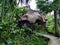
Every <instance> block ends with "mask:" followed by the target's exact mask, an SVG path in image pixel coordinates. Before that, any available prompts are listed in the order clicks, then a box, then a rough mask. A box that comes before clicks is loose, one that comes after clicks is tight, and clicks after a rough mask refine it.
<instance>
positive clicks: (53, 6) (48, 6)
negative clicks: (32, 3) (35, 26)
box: [37, 0, 60, 36]
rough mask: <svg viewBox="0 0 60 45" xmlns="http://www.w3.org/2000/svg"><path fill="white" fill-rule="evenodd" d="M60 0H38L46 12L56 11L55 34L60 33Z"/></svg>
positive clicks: (38, 4) (41, 8)
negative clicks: (59, 28)
mask: <svg viewBox="0 0 60 45" xmlns="http://www.w3.org/2000/svg"><path fill="white" fill-rule="evenodd" d="M59 2H60V0H53V1H50V2H49V1H48V0H37V6H38V8H39V9H40V10H42V11H43V12H45V13H48V12H51V11H52V10H53V11H54V25H55V35H56V36H57V35H58V20H57V11H58V9H60V7H59V6H60V3H59Z"/></svg>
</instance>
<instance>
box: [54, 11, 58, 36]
mask: <svg viewBox="0 0 60 45" xmlns="http://www.w3.org/2000/svg"><path fill="white" fill-rule="evenodd" d="M54 22H55V24H54V26H55V36H58V20H57V11H56V10H54Z"/></svg>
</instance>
